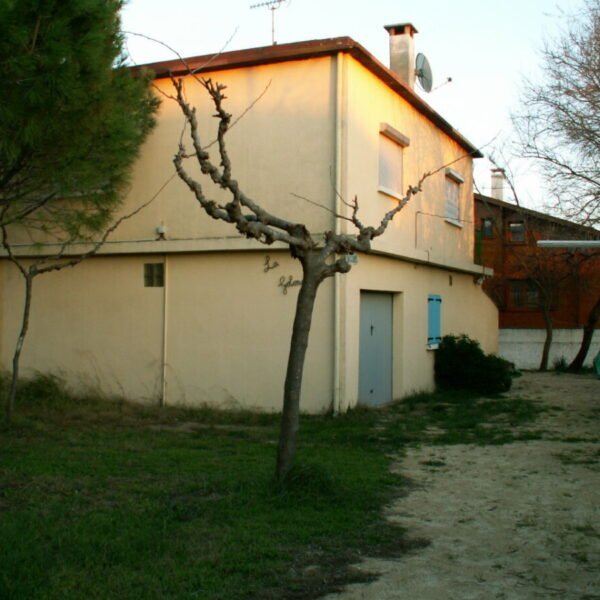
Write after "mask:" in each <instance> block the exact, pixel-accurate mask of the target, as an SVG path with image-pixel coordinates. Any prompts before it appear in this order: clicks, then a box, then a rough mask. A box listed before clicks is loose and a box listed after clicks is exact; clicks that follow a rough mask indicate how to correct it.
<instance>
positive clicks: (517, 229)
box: [508, 221, 525, 242]
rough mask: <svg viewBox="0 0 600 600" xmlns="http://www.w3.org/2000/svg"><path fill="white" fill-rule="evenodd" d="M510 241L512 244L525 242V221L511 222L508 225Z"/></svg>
mask: <svg viewBox="0 0 600 600" xmlns="http://www.w3.org/2000/svg"><path fill="white" fill-rule="evenodd" d="M508 239H509V240H510V241H511V242H524V241H525V223H524V222H523V221H511V222H510V223H509V224H508Z"/></svg>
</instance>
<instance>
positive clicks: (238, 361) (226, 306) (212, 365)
mask: <svg viewBox="0 0 600 600" xmlns="http://www.w3.org/2000/svg"><path fill="white" fill-rule="evenodd" d="M266 256H270V259H271V260H270V263H269V264H270V266H274V265H275V264H276V263H277V265H278V266H276V267H275V268H272V269H271V270H269V271H268V272H265V270H264V269H265V258H266ZM290 277H291V280H292V281H298V280H300V279H301V278H302V276H301V269H300V265H299V263H297V261H294V260H293V259H292V258H291V257H290V256H289V254H288V253H287V252H270V251H268V252H246V253H211V254H201V255H198V254H190V255H183V256H175V257H172V258H169V261H168V268H167V289H168V299H167V307H168V308H167V314H168V319H167V331H168V333H167V335H168V338H167V339H168V344H167V360H166V362H167V391H166V401H167V403H169V404H175V403H186V404H198V403H209V404H213V405H218V406H224V407H239V406H245V407H258V408H263V409H267V410H280V409H281V403H282V395H283V383H284V377H285V369H286V365H287V357H288V350H289V341H290V336H291V331H292V324H293V319H294V309H295V303H296V297H297V293H298V289H299V288H298V287H297V286H292V287H289V288H287V293H284V290H285V288H283V287H281V283H282V282H288V281H289V280H290ZM332 323H333V297H332V282H331V281H327V282H325V283H324V284H323V285H322V286H321V289H320V291H319V296H318V298H317V303H316V306H315V314H314V318H313V326H312V330H311V337H310V343H309V350H308V354H307V357H306V366H305V378H304V386H303V394H302V401H301V407H302V410H304V411H310V412H321V411H324V410H328V409H329V408H331V402H332V394H331V389H332V381H333V361H332V346H333V336H332V333H333V326H332Z"/></svg>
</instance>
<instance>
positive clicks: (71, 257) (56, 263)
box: [0, 186, 164, 422]
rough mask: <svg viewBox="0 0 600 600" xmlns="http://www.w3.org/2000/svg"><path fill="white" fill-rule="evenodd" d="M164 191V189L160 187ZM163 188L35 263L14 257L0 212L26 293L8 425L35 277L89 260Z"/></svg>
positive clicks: (5, 242)
mask: <svg viewBox="0 0 600 600" xmlns="http://www.w3.org/2000/svg"><path fill="white" fill-rule="evenodd" d="M163 187H164V186H163ZM163 187H161V188H160V189H159V190H158V191H157V192H156V193H155V194H154V195H153V196H152V197H151V198H150V199H149V200H148V201H146V202H144V203H143V204H141V205H139V206H138V207H137V208H135V209H134V210H132V211H131V212H129V213H127V214H126V215H123V216H122V217H120V218H119V219H116V220H114V221H113V222H112V223H111V224H110V225H108V226H106V227H105V229H104V231H103V233H102V234H101V235H100V237H99V239H97V240H95V241H93V240H92V239H90V238H89V236H88V239H86V238H84V237H83V232H82V230H81V228H79V229H76V230H75V231H74V232H73V234H72V235H71V236H70V237H67V238H65V239H64V240H63V241H62V242H61V243H60V244H58V251H57V252H56V253H54V254H48V255H44V256H40V257H38V258H35V259H29V260H28V259H27V258H23V257H21V256H19V255H18V254H15V252H14V248H13V246H12V244H11V241H10V237H9V227H8V226H7V225H6V224H5V223H3V222H2V216H3V212H4V209H0V235H1V239H0V243H1V244H2V247H3V248H4V250H5V252H6V255H7V257H8V259H9V260H10V262H12V263H13V264H14V265H15V267H16V268H17V269H18V271H19V273H20V274H21V276H22V277H23V280H24V284H25V289H24V294H23V315H22V318H21V327H20V330H19V335H18V337H17V342H16V344H15V350H14V353H13V359H12V374H11V382H10V387H9V390H8V394H7V396H6V399H5V405H4V409H5V410H4V413H5V417H6V420H7V422H10V421H11V420H12V416H13V413H14V410H15V399H16V395H17V384H18V379H19V364H20V359H21V352H22V350H23V344H24V342H25V336H26V335H27V331H28V329H29V320H30V315H31V302H32V298H33V281H34V279H35V278H36V277H37V276H38V275H43V274H44V273H51V272H53V271H61V270H62V269H65V268H67V267H74V266H76V265H78V264H79V263H80V262H82V261H83V260H85V259H87V258H90V257H92V256H94V255H95V254H97V253H98V251H99V250H100V249H101V248H102V246H103V245H104V243H105V242H106V240H107V239H108V237H109V236H110V234H111V233H113V232H114V231H115V230H116V229H117V227H119V225H121V223H122V222H123V221H126V220H127V219H130V218H131V217H133V216H134V215H137V214H138V213H139V212H140V211H142V210H143V209H144V208H146V206H148V205H149V204H150V203H151V202H153V201H154V200H155V198H156V197H157V196H158V194H160V192H161V191H162V189H163ZM75 244H87V246H88V249H87V250H85V251H84V252H78V253H77V252H73V247H74V245H75Z"/></svg>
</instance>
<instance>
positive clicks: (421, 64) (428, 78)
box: [415, 52, 433, 92]
mask: <svg viewBox="0 0 600 600" xmlns="http://www.w3.org/2000/svg"><path fill="white" fill-rule="evenodd" d="M415 72H416V75H417V79H418V80H419V84H420V86H421V87H422V88H423V90H424V91H426V92H430V91H431V89H432V88H433V73H432V72H431V65H430V64H429V61H428V60H427V57H426V56H425V55H424V54H422V53H421V52H419V54H417V59H416V61H415Z"/></svg>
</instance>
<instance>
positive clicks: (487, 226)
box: [481, 217, 494, 239]
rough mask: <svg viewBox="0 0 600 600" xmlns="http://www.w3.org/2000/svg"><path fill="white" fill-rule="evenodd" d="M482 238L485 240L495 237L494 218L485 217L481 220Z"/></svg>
mask: <svg viewBox="0 0 600 600" xmlns="http://www.w3.org/2000/svg"><path fill="white" fill-rule="evenodd" d="M481 237H482V238H483V239H490V238H493V237H494V220H493V219H492V218H490V217H483V218H482V219H481Z"/></svg>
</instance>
